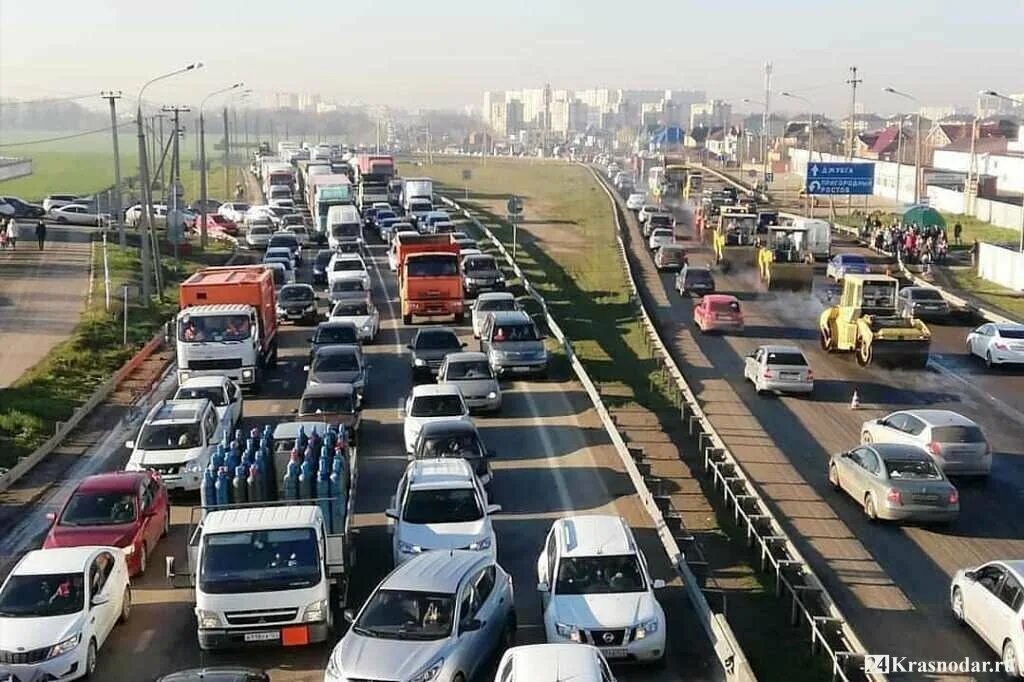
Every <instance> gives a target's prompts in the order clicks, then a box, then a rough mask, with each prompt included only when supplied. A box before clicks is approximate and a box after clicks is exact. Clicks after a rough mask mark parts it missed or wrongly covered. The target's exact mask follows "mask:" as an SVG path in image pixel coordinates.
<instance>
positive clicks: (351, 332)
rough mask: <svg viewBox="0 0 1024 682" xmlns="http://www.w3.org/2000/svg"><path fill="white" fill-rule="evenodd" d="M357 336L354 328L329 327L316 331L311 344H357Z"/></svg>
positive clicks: (347, 326)
mask: <svg viewBox="0 0 1024 682" xmlns="http://www.w3.org/2000/svg"><path fill="white" fill-rule="evenodd" d="M358 342H359V335H358V334H357V333H356V328H355V327H354V326H350V325H345V326H337V327H335V326H331V327H320V328H319V329H317V332H316V336H314V337H313V343H321V344H324V343H358Z"/></svg>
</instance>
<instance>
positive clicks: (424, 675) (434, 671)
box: [409, 658, 444, 682]
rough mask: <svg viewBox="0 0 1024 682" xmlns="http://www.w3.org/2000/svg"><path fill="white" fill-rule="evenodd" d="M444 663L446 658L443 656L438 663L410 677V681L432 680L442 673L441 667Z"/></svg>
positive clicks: (424, 681) (423, 681)
mask: <svg viewBox="0 0 1024 682" xmlns="http://www.w3.org/2000/svg"><path fill="white" fill-rule="evenodd" d="M443 665H444V659H443V658H442V659H441V660H439V661H438V662H437V663H434V664H433V665H432V666H430V667H429V668H427V669H426V670H424V671H423V672H421V673H419V674H418V675H413V676H412V677H410V678H409V682H430V681H431V680H433V679H435V678H436V677H437V676H438V675H439V674H440V673H441V667H442V666H443Z"/></svg>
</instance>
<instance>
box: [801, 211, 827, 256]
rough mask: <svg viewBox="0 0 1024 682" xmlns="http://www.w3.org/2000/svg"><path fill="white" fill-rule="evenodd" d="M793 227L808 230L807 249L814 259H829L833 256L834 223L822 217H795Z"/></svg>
mask: <svg viewBox="0 0 1024 682" xmlns="http://www.w3.org/2000/svg"><path fill="white" fill-rule="evenodd" d="M793 227H795V228H797V229H805V230H807V233H806V234H807V249H808V250H809V251H810V252H811V253H813V254H814V260H822V261H827V260H828V259H830V258H831V257H832V224H831V223H830V222H828V221H827V220H822V219H820V218H794V219H793Z"/></svg>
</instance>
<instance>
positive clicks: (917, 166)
mask: <svg viewBox="0 0 1024 682" xmlns="http://www.w3.org/2000/svg"><path fill="white" fill-rule="evenodd" d="M882 92H887V93H889V94H890V95H896V96H897V97H902V98H903V99H909V100H910V101H911V102H914V103H915V104H917V119H916V123H915V124H914V138H915V146H916V151H915V152H914V203H915V204H919V203H921V101H920V100H919V99H917V98H916V97H914V96H913V95H910V94H908V93H906V92H902V91H900V90H897V89H896V88H882ZM902 131H903V119H902V118H900V132H901V133H902ZM899 162H900V164H902V163H903V158H902V157H900V159H899ZM896 192H897V195H898V194H899V188H897V190H896Z"/></svg>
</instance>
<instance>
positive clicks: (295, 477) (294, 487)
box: [283, 451, 300, 500]
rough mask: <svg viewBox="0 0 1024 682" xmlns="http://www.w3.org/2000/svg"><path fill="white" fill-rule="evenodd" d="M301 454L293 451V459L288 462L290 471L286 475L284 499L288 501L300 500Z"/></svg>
mask: <svg viewBox="0 0 1024 682" xmlns="http://www.w3.org/2000/svg"><path fill="white" fill-rule="evenodd" d="M299 471H300V465H299V453H297V452H295V451H292V455H291V458H290V459H289V460H288V469H287V470H286V471H285V474H284V481H283V483H284V499H286V500H297V499H299Z"/></svg>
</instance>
